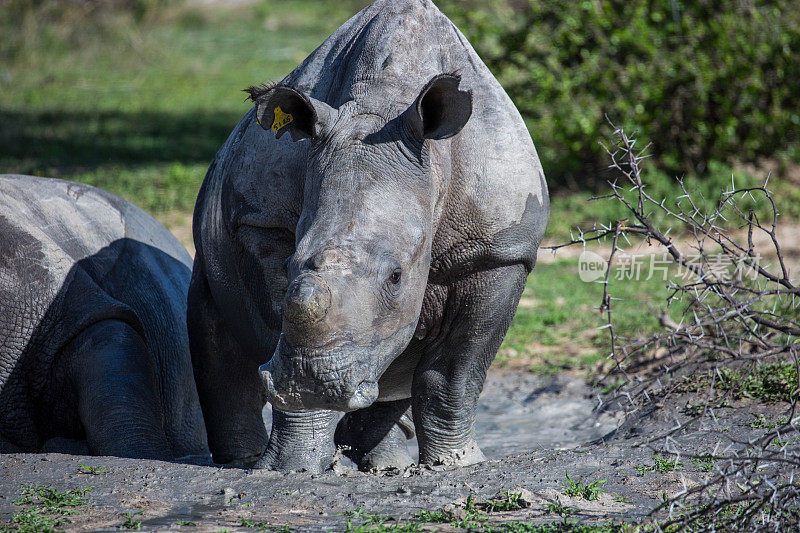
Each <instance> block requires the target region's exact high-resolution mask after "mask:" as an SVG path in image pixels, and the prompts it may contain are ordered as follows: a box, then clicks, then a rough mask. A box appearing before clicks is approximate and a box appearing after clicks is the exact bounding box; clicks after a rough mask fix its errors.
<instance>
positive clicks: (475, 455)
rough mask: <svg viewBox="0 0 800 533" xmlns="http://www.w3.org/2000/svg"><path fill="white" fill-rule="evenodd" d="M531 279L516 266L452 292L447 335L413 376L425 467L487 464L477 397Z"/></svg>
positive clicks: (465, 282) (427, 351) (439, 339)
mask: <svg viewBox="0 0 800 533" xmlns="http://www.w3.org/2000/svg"><path fill="white" fill-rule="evenodd" d="M527 275H528V270H527V268H526V267H525V266H524V265H521V264H515V265H509V266H504V267H499V268H496V269H493V270H489V271H483V272H478V273H475V274H473V275H471V276H469V277H467V278H464V279H461V280H459V281H458V282H456V283H454V284H453V285H451V286H450V287H448V295H447V302H446V306H445V309H444V313H443V317H442V322H441V324H440V327H439V331H441V332H442V333H440V334H439V335H437V338H436V339H432V340H431V341H430V343H429V345H428V347H427V348H426V349H425V354H424V355H423V357H422V359H421V361H420V363H419V365H418V366H417V369H416V370H415V372H414V382H413V386H412V398H413V411H414V425H415V426H416V430H417V438H418V440H419V459H420V463H427V464H436V463H444V464H455V465H468V464H473V463H477V462H480V461H482V460H484V456H483V453H482V452H481V450H480V448H479V447H478V444H477V442H476V441H475V412H476V410H477V406H478V396H479V395H480V393H481V390H482V389H483V381H484V379H485V378H486V371H487V370H488V369H489V365H491V364H492V361H493V360H494V356H495V354H496V353H497V349H498V348H499V347H500V344H501V343H502V341H503V337H504V336H505V334H506V331H507V330H508V327H509V325H510V324H511V319H512V318H513V316H514V312H515V311H516V309H517V304H518V303H519V299H520V296H522V290H523V289H524V287H525V279H526V278H527ZM423 311H424V309H423Z"/></svg>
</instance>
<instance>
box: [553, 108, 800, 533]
mask: <svg viewBox="0 0 800 533" xmlns="http://www.w3.org/2000/svg"><path fill="white" fill-rule="evenodd" d="M612 127H613V128H614V138H615V140H616V143H615V144H614V145H613V146H609V145H606V144H604V143H600V144H601V146H602V147H603V148H604V150H605V151H606V153H607V154H608V156H609V158H610V160H611V164H610V165H609V167H610V168H611V169H612V170H613V171H615V174H616V175H617V178H616V179H615V180H613V181H610V182H609V186H610V188H611V192H610V193H608V194H606V195H603V196H598V197H595V198H592V200H594V201H600V200H602V201H612V202H619V203H620V204H622V205H623V206H624V208H625V211H626V212H627V213H628V217H627V218H625V219H624V220H621V221H617V222H613V223H609V224H605V225H599V226H596V227H595V228H593V229H591V230H589V231H580V232H579V235H578V237H577V238H574V239H573V240H571V241H570V242H567V243H564V244H560V245H557V246H552V247H550V248H551V249H552V250H553V251H555V250H557V249H559V248H562V247H565V246H571V245H577V244H580V245H582V246H584V247H586V245H587V244H588V243H592V242H599V241H603V242H607V241H609V240H610V241H611V249H610V252H609V253H608V259H607V265H606V271H605V278H604V280H603V296H602V301H601V303H600V311H601V313H603V315H604V317H605V319H606V324H605V326H603V328H602V329H607V330H608V335H609V341H610V353H609V356H608V357H609V358H610V359H612V360H613V361H614V363H615V368H613V369H612V370H611V372H612V373H617V374H622V375H623V376H624V377H625V378H627V380H628V383H629V386H628V387H626V388H625V389H623V390H622V392H621V393H620V395H619V398H625V399H626V401H627V402H629V404H630V406H631V407H633V408H635V407H636V406H637V405H644V404H645V403H646V402H654V401H655V399H654V398H656V397H658V398H660V399H661V401H663V399H664V398H666V397H667V396H668V395H670V394H676V393H680V392H681V391H684V392H685V390H686V387H687V382H690V381H691V380H692V379H694V383H695V384H694V387H695V392H696V393H697V398H699V399H700V402H701V406H702V409H701V410H700V411H699V412H697V413H696V414H695V417H694V419H692V420H691V421H690V422H687V423H685V424H681V423H678V427H676V428H675V429H673V430H671V431H670V432H669V433H668V434H667V435H660V436H658V439H666V441H665V442H666V443H667V444H668V443H669V442H670V439H672V438H673V436H676V435H678V434H680V433H681V432H682V431H684V430H686V428H687V426H689V425H691V424H692V423H693V422H698V423H699V420H700V419H701V418H702V417H707V416H711V417H715V414H714V413H715V409H718V408H720V407H724V406H729V405H730V403H731V401H732V397H733V396H735V394H736V390H735V387H733V386H731V380H732V376H734V375H736V373H737V372H738V373H739V374H740V375H745V374H746V373H747V372H752V371H753V369H754V368H756V367H757V366H758V365H764V364H768V363H774V362H776V361H777V362H782V364H791V365H794V376H795V377H794V381H795V382H794V383H792V384H790V385H791V386H792V388H793V390H792V392H791V394H790V397H789V398H787V399H786V400H787V405H788V409H787V416H785V417H784V418H783V419H782V423H780V424H777V427H774V428H773V429H770V430H768V431H766V432H765V433H764V434H763V436H761V437H759V438H758V439H755V440H752V441H748V442H737V441H736V440H735V439H732V438H727V439H726V441H727V444H726V445H725V446H723V447H724V450H720V449H719V448H720V445H718V447H717V449H716V450H715V452H714V454H712V455H711V456H709V457H708V460H713V461H715V462H716V463H715V464H716V467H715V469H714V471H713V472H710V473H709V474H708V475H707V477H706V478H705V480H704V481H703V482H702V483H700V484H696V485H694V486H692V487H691V488H684V490H682V491H680V492H679V493H678V494H675V495H673V496H671V497H668V498H665V500H664V501H663V503H661V504H660V505H659V506H658V507H656V509H654V511H653V516H655V517H660V518H659V519H658V521H657V522H656V524H655V527H656V529H666V530H670V531H673V530H676V529H689V530H692V531H700V530H709V531H712V530H719V529H726V528H733V529H736V530H745V529H748V530H774V531H780V530H784V529H786V528H787V527H794V526H796V524H797V523H798V521H799V520H800V476H798V474H800V470H798V469H799V468H800V447H799V446H798V441H800V438H798V437H797V432H798V429H800V416H798V415H797V414H796V412H795V407H796V403H797V398H798V390H800V383H797V380H798V375H800V374H798V372H797V368H798V348H800V344H798V342H800V305H799V304H800V301H798V300H797V298H796V297H797V295H798V292H799V291H798V287H797V286H796V285H795V284H794V282H793V281H792V280H791V278H790V275H789V268H788V266H787V264H786V260H785V258H784V254H783V250H782V248H781V246H780V243H779V241H778V237H777V221H778V218H779V213H778V209H777V207H776V204H775V201H774V199H773V195H772V193H771V191H770V190H769V189H768V188H767V185H768V181H769V178H767V180H766V181H765V183H764V184H763V185H760V186H757V187H745V188H736V186H735V182H734V181H733V178H732V180H731V185H730V187H729V188H727V189H726V190H722V191H721V192H720V196H719V200H718V201H717V202H715V203H713V204H710V203H709V202H708V201H707V199H706V198H704V197H703V195H702V194H701V193H700V192H699V191H695V190H688V188H687V186H686V184H685V182H684V181H683V180H679V181H678V184H679V187H680V190H681V194H680V196H679V197H678V198H675V199H673V200H672V201H669V202H668V201H667V200H666V199H661V198H655V197H654V196H653V195H651V194H650V193H649V192H648V189H647V183H646V182H645V180H644V179H643V174H642V162H643V161H644V160H645V159H646V158H647V157H648V156H647V150H648V148H649V145H648V146H645V147H643V148H641V149H638V148H637V147H636V145H637V141H636V139H635V138H633V137H629V136H628V135H627V134H626V133H625V132H624V131H623V130H622V129H621V128H617V127H614V125H613V124H612ZM745 200H749V201H750V202H751V203H754V204H757V206H758V207H761V208H763V209H761V210H760V211H757V210H756V209H753V208H752V207H751V208H748V209H745V208H743V207H742V204H744V203H746V202H745ZM758 212H761V213H762V215H761V217H760V216H759V214H758ZM762 218H763V219H765V220H767V219H768V222H763V221H762V220H761V219H762ZM656 220H666V221H667V222H666V224H669V225H670V227H669V228H668V229H666V230H663V231H662V228H661V227H662V226H664V225H666V224H665V223H657V222H655V221H656ZM672 227H677V228H680V229H682V230H683V235H682V236H680V237H678V236H671V235H670V229H672ZM760 234H763V235H765V236H766V237H767V239H766V241H767V243H768V245H769V250H768V252H765V254H766V255H768V256H769V257H770V259H771V260H772V261H774V266H773V267H772V268H770V265H766V264H762V262H761V261H760V257H761V255H762V254H759V253H757V250H756V248H757V247H756V241H757V240H758V237H759V235H760ZM742 235H744V237H742ZM629 236H631V237H633V238H634V240H636V238H638V240H639V241H641V242H643V243H646V244H648V245H653V244H655V245H660V246H661V247H663V248H664V249H665V251H666V254H667V255H668V256H669V257H670V258H671V259H672V261H673V262H674V264H675V265H678V266H680V267H682V268H683V269H684V270H685V271H687V272H688V273H689V274H690V276H689V279H686V278H684V279H682V280H681V279H670V281H669V291H670V294H669V296H668V298H667V301H666V303H667V307H668V309H667V310H656V309H653V313H654V314H655V316H656V318H657V319H658V321H659V323H660V325H661V328H662V329H661V331H659V332H657V333H655V334H653V335H650V336H647V337H645V338H636V337H633V338H626V337H623V336H622V334H621V332H620V331H619V328H617V327H615V324H614V314H613V309H612V304H613V302H614V300H616V298H613V297H612V295H611V289H610V283H609V282H610V280H611V272H612V268H613V267H614V266H615V261H616V260H617V258H618V257H619V256H620V255H621V252H622V253H624V249H623V248H622V245H621V243H622V242H623V241H624V242H628V243H630V242H631V239H629ZM687 250H692V251H694V252H695V254H694V258H691V257H690V256H689V255H688V252H687ZM720 257H721V258H723V259H724V260H725V261H727V264H730V265H735V270H734V272H732V273H727V274H729V275H723V274H725V273H723V274H721V273H720V272H719V271H717V270H715V268H714V267H715V265H716V264H717V263H718V259H719V258H720ZM715 261H716V262H715ZM745 274H747V275H745ZM676 308H677V312H678V314H679V318H677V319H676V318H673V316H675V315H674V312H675V311H676ZM670 310H672V311H673V313H670ZM659 349H660V353H662V354H664V353H665V354H666V355H662V357H661V358H660V359H658V358H656V363H658V362H663V361H669V366H666V365H663V364H662V365H661V367H660V368H655V369H653V368H652V362H653V359H654V357H653V354H655V353H659V352H658V350H659ZM648 364H650V367H651V368H649V369H648V368H647V366H648ZM632 371H637V372H638V375H637V376H636V377H635V379H634V378H633V377H632V376H631V372H632ZM697 376H705V377H704V378H703V379H702V380H699V381H698V378H697ZM648 377H649V379H648ZM698 383H699V385H698ZM701 386H704V387H705V389H706V390H705V394H701V392H702V391H701V390H700V387H701ZM701 397H702V398H701ZM787 435H792V437H791V438H788V437H787ZM652 442H653V443H656V442H658V441H657V439H653V441H652ZM671 442H675V440H674V439H672V440H671ZM776 443H777V444H779V446H776ZM663 448H665V449H666V451H667V452H673V453H677V452H674V451H673V450H670V449H669V448H670V447H669V446H664V447H663Z"/></svg>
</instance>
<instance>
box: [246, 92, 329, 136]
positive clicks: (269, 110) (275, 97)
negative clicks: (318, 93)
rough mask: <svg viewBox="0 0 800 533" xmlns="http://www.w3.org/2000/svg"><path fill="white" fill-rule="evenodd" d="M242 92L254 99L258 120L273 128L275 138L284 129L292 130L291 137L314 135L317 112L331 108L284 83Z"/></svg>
mask: <svg viewBox="0 0 800 533" xmlns="http://www.w3.org/2000/svg"><path fill="white" fill-rule="evenodd" d="M245 92H247V93H249V94H250V99H251V100H253V101H254V102H255V103H256V119H257V120H258V124H259V125H260V126H261V127H262V128H264V129H265V130H269V131H272V132H273V133H274V134H275V137H277V138H278V139H280V138H281V136H282V135H283V134H284V133H286V132H287V131H288V132H290V133H291V134H292V140H293V141H299V140H301V139H308V138H311V137H314V136H316V135H317V133H318V132H319V129H320V118H321V117H320V115H323V116H324V115H326V114H327V111H328V109H330V108H329V107H328V106H327V105H326V104H324V103H323V102H319V101H316V100H313V99H311V98H309V97H308V96H306V95H305V94H303V93H301V92H300V91H298V90H296V89H294V88H293V87H288V86H285V85H278V86H276V87H260V88H259V87H251V88H249V89H245Z"/></svg>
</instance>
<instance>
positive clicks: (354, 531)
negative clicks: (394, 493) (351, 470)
mask: <svg viewBox="0 0 800 533" xmlns="http://www.w3.org/2000/svg"><path fill="white" fill-rule="evenodd" d="M345 515H346V516H347V522H345V531H346V532H347V533H365V532H367V531H369V532H372V533H383V532H388V531H392V532H395V533H406V532H412V531H420V530H421V528H422V525H421V524H419V523H417V522H411V521H407V522H403V521H401V520H397V519H395V518H394V517H391V516H383V515H379V514H374V513H367V512H366V511H364V506H363V505H362V506H361V507H359V508H358V509H355V510H353V511H349V512H347V513H345Z"/></svg>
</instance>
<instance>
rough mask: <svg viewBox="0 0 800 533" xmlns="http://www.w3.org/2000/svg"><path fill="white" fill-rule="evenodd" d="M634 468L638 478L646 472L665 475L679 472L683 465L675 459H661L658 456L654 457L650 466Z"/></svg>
mask: <svg viewBox="0 0 800 533" xmlns="http://www.w3.org/2000/svg"><path fill="white" fill-rule="evenodd" d="M634 468H635V469H636V470H637V471H638V472H639V475H640V476H644V475H646V474H647V473H648V472H659V473H661V474H665V473H667V472H674V471H675V470H680V469H681V468H683V463H681V462H680V461H678V458H677V457H674V458H668V457H661V456H660V455H654V456H653V464H652V465H640V466H635V467H634Z"/></svg>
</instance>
